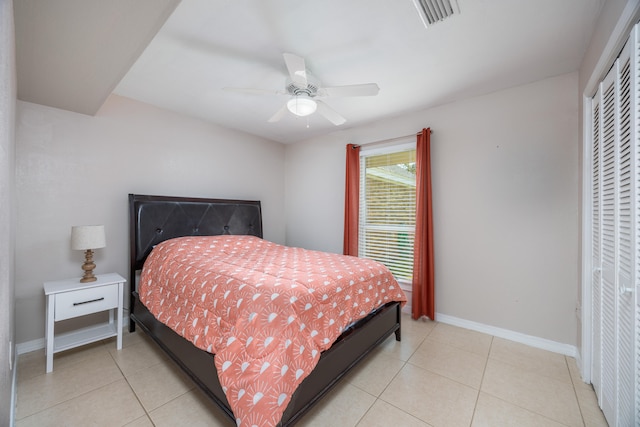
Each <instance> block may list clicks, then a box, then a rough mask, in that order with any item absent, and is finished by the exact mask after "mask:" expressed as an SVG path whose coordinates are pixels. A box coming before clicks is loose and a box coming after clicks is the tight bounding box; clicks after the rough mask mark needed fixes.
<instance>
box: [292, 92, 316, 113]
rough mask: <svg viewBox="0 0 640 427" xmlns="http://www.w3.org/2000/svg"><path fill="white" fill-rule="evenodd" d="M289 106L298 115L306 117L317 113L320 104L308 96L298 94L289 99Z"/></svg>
mask: <svg viewBox="0 0 640 427" xmlns="http://www.w3.org/2000/svg"><path fill="white" fill-rule="evenodd" d="M287 108H288V109H289V111H291V112H292V113H293V114H295V115H296V116H300V117H305V116H308V115H310V114H313V113H315V111H316V109H317V108H318V104H316V101H314V100H313V99H311V98H309V97H308V96H305V95H298V96H296V97H294V98H291V99H290V100H289V101H287Z"/></svg>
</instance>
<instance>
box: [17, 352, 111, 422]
mask: <svg viewBox="0 0 640 427" xmlns="http://www.w3.org/2000/svg"><path fill="white" fill-rule="evenodd" d="M119 379H122V374H121V373H120V370H119V369H118V367H117V366H116V364H115V362H114V361H113V359H112V358H111V356H110V355H109V354H108V353H107V352H106V351H101V352H95V353H94V352H91V353H90V355H89V356H88V357H85V358H82V359H81V360H80V361H78V362H77V363H76V364H74V365H73V367H72V368H67V369H55V366H54V370H53V372H51V373H49V374H43V375H39V376H37V377H33V378H30V379H27V380H25V381H22V382H21V383H20V384H19V385H18V392H17V404H16V406H17V408H16V419H17V420H19V419H22V418H24V417H26V416H29V415H32V414H35V413H36V412H40V411H42V410H44V409H46V408H49V407H51V406H54V405H57V404H59V403H62V402H65V401H67V400H70V399H73V398H75V397H77V396H80V395H82V394H84V393H87V392H90V391H92V390H95V389H97V388H100V387H102V386H104V385H107V384H110V383H112V382H114V381H117V380H119Z"/></svg>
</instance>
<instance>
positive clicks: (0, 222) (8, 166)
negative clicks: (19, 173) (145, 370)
mask: <svg viewBox="0 0 640 427" xmlns="http://www.w3.org/2000/svg"><path fill="white" fill-rule="evenodd" d="M15 63H16V61H15V35H14V27H13V2H12V1H11V0H0V236H1V237H0V425H2V426H7V425H10V419H11V415H12V412H13V409H12V408H13V406H12V403H13V402H12V400H11V393H12V380H13V372H14V367H13V362H14V360H15V359H14V355H15V347H14V346H13V344H14V343H15V340H14V328H15V326H14V325H15V322H14V318H15V314H14V302H13V301H14V270H15V263H14V260H15V257H14V247H15V238H14V232H13V230H14V228H15V227H14V225H15V204H14V179H13V176H14V171H15V160H14V154H15V134H14V128H15V114H16V90H17V89H16V87H17V86H16V71H15Z"/></svg>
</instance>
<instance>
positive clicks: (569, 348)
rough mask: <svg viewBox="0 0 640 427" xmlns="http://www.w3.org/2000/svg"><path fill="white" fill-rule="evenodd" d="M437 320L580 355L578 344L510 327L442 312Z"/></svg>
mask: <svg viewBox="0 0 640 427" xmlns="http://www.w3.org/2000/svg"><path fill="white" fill-rule="evenodd" d="M436 320H437V321H438V322H441V323H446V324H449V325H453V326H459V327H461V328H465V329H471V330H472V331H477V332H482V333H485V334H489V335H493V336H495V337H499V338H504V339H506V340H510V341H515V342H518V343H521V344H526V345H528V346H531V347H536V348H540V349H543V350H547V351H552V352H554V353H560V354H563V355H565V356H570V357H576V356H577V355H578V349H577V347H576V346H573V345H569V344H563V343H559V342H556V341H551V340H548V339H545V338H540V337H534V336H532V335H526V334H522V333H520V332H515V331H510V330H508V329H502V328H498V327H495V326H490V325H485V324H482V323H477V322H472V321H470V320H465V319H460V318H458V317H454V316H449V315H447V314H441V313H436Z"/></svg>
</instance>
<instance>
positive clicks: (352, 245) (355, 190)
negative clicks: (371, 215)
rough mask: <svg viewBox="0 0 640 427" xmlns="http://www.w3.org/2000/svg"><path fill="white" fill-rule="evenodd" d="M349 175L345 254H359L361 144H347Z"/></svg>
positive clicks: (345, 216) (345, 206)
mask: <svg viewBox="0 0 640 427" xmlns="http://www.w3.org/2000/svg"><path fill="white" fill-rule="evenodd" d="M346 170H347V177H346V185H345V190H344V246H343V249H342V250H343V253H344V254H345V255H353V256H358V215H359V212H360V146H359V145H354V144H347V168H346Z"/></svg>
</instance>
